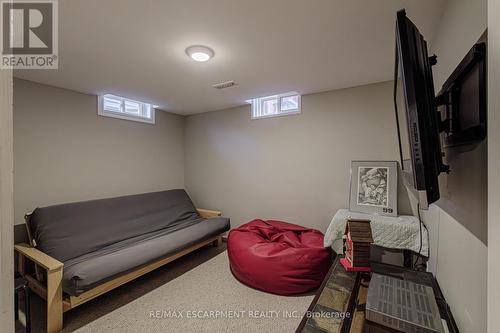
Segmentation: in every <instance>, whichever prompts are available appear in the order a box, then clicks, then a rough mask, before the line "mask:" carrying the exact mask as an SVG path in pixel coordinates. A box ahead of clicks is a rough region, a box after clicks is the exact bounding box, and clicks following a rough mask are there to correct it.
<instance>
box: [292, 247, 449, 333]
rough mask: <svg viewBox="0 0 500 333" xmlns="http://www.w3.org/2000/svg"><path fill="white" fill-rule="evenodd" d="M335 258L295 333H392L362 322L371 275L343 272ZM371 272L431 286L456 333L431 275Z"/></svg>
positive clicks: (384, 269) (376, 267) (395, 269)
mask: <svg viewBox="0 0 500 333" xmlns="http://www.w3.org/2000/svg"><path fill="white" fill-rule="evenodd" d="M340 258H341V256H337V257H336V258H335V260H334V261H333V264H332V266H331V268H330V270H329V272H328V274H327V275H326V277H325V279H324V280H323V283H322V285H321V287H320V288H319V289H318V292H317V294H316V296H315V297H314V299H313V301H312V303H311V305H310V306H309V309H308V311H307V312H306V314H305V315H304V317H303V318H302V321H301V323H300V325H299V327H298V328H297V330H296V333H359V332H370V333H372V332H373V333H394V332H398V331H395V330H392V329H390V328H387V327H384V326H381V325H378V324H375V323H372V322H370V321H367V320H365V308H364V305H365V303H366V295H367V292H368V285H369V282H370V275H371V274H370V273H355V272H346V271H345V270H344V268H343V267H342V265H341V264H340V262H339V259H340ZM372 271H373V272H375V273H379V274H384V275H390V276H393V277H396V278H400V279H403V280H408V281H412V282H415V283H419V284H423V285H426V286H430V287H432V288H433V290H434V295H435V298H436V302H437V304H438V307H439V312H440V314H441V318H443V319H444V320H445V321H446V323H447V325H448V329H449V332H450V333H458V328H457V325H456V323H455V321H454V319H453V316H452V314H451V311H450V308H449V306H448V304H447V303H446V300H445V299H444V296H443V294H442V292H441V289H440V288H439V285H438V283H437V281H436V279H435V278H434V276H433V275H432V274H431V273H427V272H421V271H415V270H411V269H408V268H405V267H399V266H392V265H386V264H380V263H372Z"/></svg>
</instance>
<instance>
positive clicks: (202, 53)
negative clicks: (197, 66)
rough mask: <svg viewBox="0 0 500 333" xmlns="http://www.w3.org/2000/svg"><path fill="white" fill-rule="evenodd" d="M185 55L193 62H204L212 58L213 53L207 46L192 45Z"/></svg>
mask: <svg viewBox="0 0 500 333" xmlns="http://www.w3.org/2000/svg"><path fill="white" fill-rule="evenodd" d="M186 54H187V55H188V56H189V57H190V58H191V59H193V60H194V61H198V62H205V61H208V60H210V59H211V58H213V56H214V51H213V50H212V49H211V48H209V47H207V46H203V45H193V46H190V47H188V48H187V49H186Z"/></svg>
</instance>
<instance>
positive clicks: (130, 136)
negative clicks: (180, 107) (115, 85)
mask: <svg viewBox="0 0 500 333" xmlns="http://www.w3.org/2000/svg"><path fill="white" fill-rule="evenodd" d="M14 169H15V172H14V193H15V197H14V199H15V223H16V224H20V223H23V215H24V213H25V212H28V211H31V210H33V209H34V208H36V207H37V206H47V205H53V204H58V203H66V202H72V201H80V200H89V199H96V198H105V197H112V196H118V195H126V194H134V193H142V192H149V191H156V190H163V189H170V188H183V187H184V119H183V117H181V116H177V115H172V114H169V113H166V112H162V111H157V112H156V124H155V125H151V124H146V123H139V122H134V121H128V120H121V119H116V118H109V117H103V116H98V115H97V97H96V96H93V95H86V94H81V93H78V92H75V91H70V90H65V89H60V88H55V87H50V86H46V85H41V84H37V83H34V82H30V81H24V80H19V79H15V80H14Z"/></svg>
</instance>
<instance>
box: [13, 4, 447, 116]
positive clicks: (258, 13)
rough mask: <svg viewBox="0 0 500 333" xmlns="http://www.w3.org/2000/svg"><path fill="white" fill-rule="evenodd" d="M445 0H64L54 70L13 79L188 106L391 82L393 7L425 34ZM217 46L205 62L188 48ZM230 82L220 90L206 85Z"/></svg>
mask: <svg viewBox="0 0 500 333" xmlns="http://www.w3.org/2000/svg"><path fill="white" fill-rule="evenodd" d="M444 3H445V0H413V1H403V0H379V1H374V0H364V1H362V0H245V1H243V0H169V1H166V0H164V1H161V0H146V1H139V0H64V1H59V69H58V70H18V71H16V73H15V76H16V77H19V78H24V79H28V80H32V81H36V82H41V83H45V84H49V85H54V86H58V87H64V88H68V89H73V90H77V91H81V92H85V93H92V94H102V93H113V94H116V95H122V96H127V97H130V98H135V99H138V100H142V101H147V102H151V103H152V104H156V105H159V106H160V108H161V109H164V110H167V111H170V112H174V113H179V114H193V113H199V112H205V111H212V110H217V109H223V108H228V107H232V106H236V105H241V104H244V103H245V102H244V101H245V100H247V99H249V98H252V97H258V96H265V95H271V94H274V93H280V92H286V91H292V90H295V91H298V92H300V93H302V94H307V93H313V92H319V91H326V90H332V89H339V88H345V87H352V86H357V85H363V84H368V83H373V82H379V81H385V80H390V79H391V78H392V75H393V68H394V22H395V15H396V11H397V10H399V9H401V8H403V7H404V8H406V10H407V14H408V16H409V17H410V18H411V19H412V20H413V21H414V22H415V23H416V24H417V26H418V27H419V28H420V30H421V32H422V33H423V34H424V35H425V36H426V39H427V40H428V41H432V38H433V33H434V30H435V28H436V26H437V23H438V21H439V19H440V17H441V15H442V11H443V8H444ZM193 44H202V45H207V46H209V47H211V48H212V49H213V50H214V51H215V57H214V58H213V59H212V60H210V61H209V62H207V63H196V62H194V61H192V60H191V59H190V58H188V57H187V56H186V54H185V53H184V50H185V48H186V47H187V46H190V45H193ZM226 80H234V81H236V82H237V83H238V86H235V87H231V88H227V89H224V90H217V89H215V88H213V87H212V84H214V83H217V82H220V81H226Z"/></svg>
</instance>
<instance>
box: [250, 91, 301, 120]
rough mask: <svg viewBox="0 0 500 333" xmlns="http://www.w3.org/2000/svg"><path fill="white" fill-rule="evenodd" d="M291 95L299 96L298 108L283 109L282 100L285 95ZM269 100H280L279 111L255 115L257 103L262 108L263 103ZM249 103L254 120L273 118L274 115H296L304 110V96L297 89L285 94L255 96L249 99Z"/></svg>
mask: <svg viewBox="0 0 500 333" xmlns="http://www.w3.org/2000/svg"><path fill="white" fill-rule="evenodd" d="M290 96H297V97H298V106H297V108H296V109H290V110H286V111H281V101H282V99H283V98H285V97H290ZM269 100H277V101H278V108H279V110H278V113H275V114H268V115H262V116H256V115H255V113H256V112H255V108H256V105H259V107H260V108H262V105H263V104H264V102H266V101H269ZM247 102H248V103H250V104H251V106H252V107H251V118H252V120H255V119H265V118H273V117H281V116H289V115H294V114H300V113H301V112H302V97H301V95H300V94H299V93H297V92H295V91H290V92H287V93H283V94H277V95H271V96H265V97H257V98H253V99H250V100H248V101H247Z"/></svg>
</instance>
